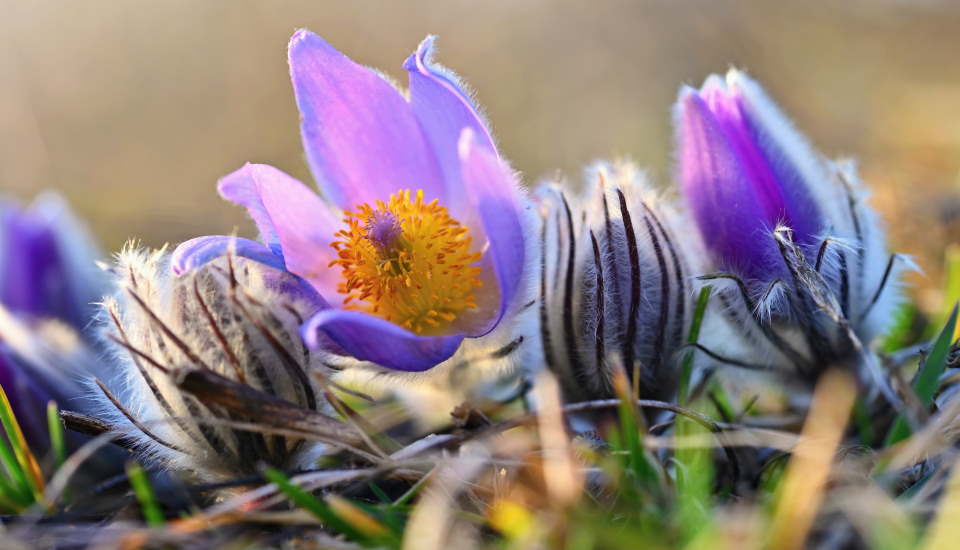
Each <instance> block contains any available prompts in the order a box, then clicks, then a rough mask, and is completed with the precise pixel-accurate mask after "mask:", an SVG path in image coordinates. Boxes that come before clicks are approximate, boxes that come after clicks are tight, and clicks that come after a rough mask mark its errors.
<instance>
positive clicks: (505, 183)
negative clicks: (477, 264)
mask: <svg viewBox="0 0 960 550" xmlns="http://www.w3.org/2000/svg"><path fill="white" fill-rule="evenodd" d="M459 144H460V145H459V156H460V161H461V163H462V166H461V170H462V172H461V177H462V178H463V187H464V189H465V190H466V193H467V195H468V197H467V198H468V200H469V202H470V204H471V206H472V207H473V209H474V210H475V212H476V214H477V216H478V218H479V222H480V224H481V226H482V228H483V233H484V235H485V236H486V239H487V242H486V245H485V251H484V254H483V257H484V259H483V262H484V264H485V265H484V266H483V267H484V269H485V270H489V269H492V270H493V271H494V273H495V274H496V282H497V286H498V290H499V297H500V303H499V308H498V309H497V311H496V315H495V316H494V317H493V318H492V319H491V320H490V322H489V323H488V324H486V325H485V326H484V327H482V329H481V330H480V331H479V333H471V334H469V335H470V336H481V335H483V334H486V333H487V332H489V331H491V330H493V329H494V327H496V326H497V323H499V322H500V319H501V318H502V317H503V314H504V313H505V312H506V310H507V308H508V306H509V305H510V303H511V301H512V300H513V299H514V296H515V295H516V293H517V288H518V287H519V285H520V278H521V277H522V275H523V266H524V263H525V261H524V260H525V258H524V256H525V254H526V248H525V242H524V232H523V225H522V223H521V221H520V209H521V204H520V190H519V187H518V186H517V181H516V177H515V176H514V175H513V174H512V173H511V172H510V170H509V168H508V167H507V166H505V165H504V164H503V162H501V161H500V159H498V158H497V157H496V156H495V155H494V153H493V152H492V151H490V150H489V149H488V148H486V147H485V146H482V145H480V146H478V145H476V144H475V142H474V137H473V132H472V131H471V130H470V129H469V128H465V129H464V130H463V133H462V135H461V136H460V139H459Z"/></svg>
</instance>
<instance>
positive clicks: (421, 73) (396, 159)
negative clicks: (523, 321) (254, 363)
mask: <svg viewBox="0 0 960 550" xmlns="http://www.w3.org/2000/svg"><path fill="white" fill-rule="evenodd" d="M432 48H433V38H432V37H428V38H427V39H426V40H424V41H423V43H422V44H421V45H420V47H419V48H418V49H417V51H416V52H415V53H414V54H413V55H411V56H410V57H409V58H408V59H407V61H406V62H405V63H404V68H405V69H407V71H408V72H409V79H410V80H409V94H408V96H409V97H407V96H405V95H404V94H403V93H401V92H400V91H398V90H397V89H396V88H395V87H394V86H393V85H392V84H391V83H390V82H388V81H387V80H386V79H384V78H383V77H382V76H381V75H380V74H379V73H377V72H376V71H373V70H371V69H369V68H366V67H363V66H361V65H358V64H357V63H355V62H353V61H352V60H350V59H349V58H347V57H346V56H344V55H343V54H342V53H340V52H338V51H337V50H335V49H334V48H333V47H332V46H330V45H329V44H327V43H326V42H325V41H324V40H323V39H322V38H320V37H319V36H317V35H315V34H313V33H310V32H308V31H305V30H301V31H298V32H297V33H296V34H294V36H293V38H292V39H291V41H290V50H289V60H290V73H291V77H292V80H293V88H294V92H295V94H296V100H297V106H298V107H299V109H300V114H301V134H302V137H303V145H304V149H305V150H306V154H307V155H306V156H307V160H308V162H309V164H310V168H311V170H312V172H313V175H314V177H315V179H316V180H317V183H318V185H319V187H320V190H321V193H322V195H323V197H324V198H323V199H321V198H320V197H319V196H318V195H316V194H315V193H314V192H313V191H311V190H310V189H308V188H307V187H306V186H305V185H304V184H302V183H300V182H299V181H297V180H295V179H293V178H292V177H290V176H288V175H286V174H284V173H283V172H281V171H279V170H277V169H276V168H272V167H270V166H265V165H256V164H248V165H246V166H244V167H243V168H241V169H240V170H238V171H236V172H234V173H233V174H230V175H229V176H227V177H225V178H224V179H223V180H221V181H220V184H219V190H220V194H221V195H222V196H223V197H224V198H226V199H227V200H230V201H232V202H235V203H237V204H239V205H241V206H244V207H246V208H247V211H248V212H249V214H250V216H251V217H252V218H253V220H254V222H255V223H256V224H257V227H258V228H259V230H260V237H261V240H262V242H263V244H260V243H257V242H254V241H249V240H245V239H236V238H232V237H223V236H213V237H201V238H198V239H194V240H192V241H188V242H186V243H184V244H182V245H181V246H180V247H179V248H178V249H177V251H176V252H175V255H174V269H175V270H177V271H178V272H181V273H182V272H184V271H186V270H188V269H191V268H194V267H196V266H198V265H201V264H203V263H205V262H206V261H209V260H210V259H212V258H215V257H217V256H219V255H222V254H223V253H225V252H226V251H227V250H228V248H230V247H235V250H236V253H237V254H239V255H242V256H246V257H248V258H252V259H255V260H258V261H260V262H262V263H266V264H268V265H272V266H274V267H281V268H283V269H285V270H287V271H289V272H291V273H293V274H296V275H298V276H299V277H301V278H303V279H304V280H305V281H307V282H308V283H309V284H310V286H311V287H312V288H313V289H314V290H315V291H316V293H317V294H318V295H319V297H320V303H321V307H320V311H319V312H318V313H316V315H314V316H313V317H312V318H311V319H310V320H309V321H308V322H307V323H306V324H305V325H304V327H303V336H304V339H305V341H306V342H307V344H308V345H309V346H311V347H313V348H333V349H334V350H335V351H338V352H340V353H345V354H347V355H349V356H352V357H354V358H356V359H359V360H362V361H370V362H372V363H375V364H378V365H381V366H384V367H388V368H391V369H395V370H402V371H422V370H426V369H429V368H431V367H433V366H435V365H437V364H439V363H441V362H443V361H445V360H446V359H448V358H449V357H451V356H452V355H453V354H454V353H455V352H456V351H457V349H458V348H459V347H460V344H461V342H462V341H463V339H464V338H477V337H480V336H484V335H486V334H488V333H490V332H491V331H492V330H493V329H494V328H496V327H497V325H498V324H499V323H500V321H501V319H502V318H503V317H504V316H505V315H507V314H508V311H512V309H511V308H513V307H514V306H515V304H516V303H517V301H518V300H519V299H520V294H522V293H521V292H518V289H519V287H520V281H521V275H522V272H523V269H524V266H525V263H526V259H527V257H528V256H529V254H527V253H526V250H525V248H526V245H527V244H528V243H526V242H525V236H524V231H523V224H522V216H523V212H522V208H523V207H522V197H521V194H520V191H519V189H518V187H517V181H516V178H515V176H514V175H513V174H512V173H511V171H510V170H509V168H508V167H507V166H506V165H505V163H504V162H503V161H502V160H501V159H500V158H499V156H498V154H497V150H496V147H495V145H494V143H493V139H492V137H491V135H490V132H489V130H488V128H487V125H486V123H485V121H484V120H483V118H482V117H481V116H480V114H479V113H478V110H477V108H476V106H475V105H474V103H473V101H472V100H471V99H470V96H469V95H468V94H467V92H466V91H465V90H464V88H463V86H462V85H461V84H460V83H459V81H458V80H457V78H456V77H455V76H454V75H453V74H452V73H450V72H449V71H447V70H446V69H443V68H442V67H439V66H437V65H435V64H433V63H432V61H431V53H432ZM325 342H327V343H325ZM330 342H332V345H331V344H330Z"/></svg>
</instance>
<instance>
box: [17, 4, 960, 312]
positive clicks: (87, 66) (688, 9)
mask: <svg viewBox="0 0 960 550" xmlns="http://www.w3.org/2000/svg"><path fill="white" fill-rule="evenodd" d="M0 9H2V11H0V83H2V84H0V191H2V192H3V193H12V194H13V195H15V196H17V197H20V198H22V199H27V198H29V197H31V196H32V195H34V194H35V193H36V192H37V191H39V190H40V189H43V188H47V187H50V188H55V189H58V190H60V191H61V192H62V193H63V194H65V195H66V196H67V197H68V198H69V199H70V201H71V202H72V203H73V205H74V206H75V208H76V209H77V210H78V211H79V213H80V214H81V215H82V216H84V217H85V218H87V219H88V220H89V221H90V223H91V225H92V227H93V229H94V231H95V232H96V234H97V235H98V236H99V238H100V239H101V241H102V242H103V243H104V245H105V247H106V248H107V249H108V250H115V249H117V248H118V247H119V246H121V245H122V244H123V243H124V242H125V241H126V240H127V239H130V238H137V239H140V240H141V241H142V242H144V243H146V244H149V245H161V244H163V243H165V242H178V241H181V240H184V239H187V238H190V237H193V236H197V235H203V234H211V233H230V232H232V231H233V230H234V229H235V228H238V229H239V234H241V235H245V236H250V235H251V233H252V232H253V231H252V224H251V223H248V222H247V220H246V219H245V215H244V213H243V211H242V210H241V209H240V208H236V207H232V206H230V205H228V204H226V203H224V202H222V201H221V200H220V198H219V197H218V196H217V193H216V189H215V184H216V181H217V179H218V178H219V177H221V176H223V175H225V174H227V173H229V172H231V171H233V170H234V169H236V168H238V167H239V166H240V165H241V164H242V163H244V162H245V161H255V162H266V163H271V164H274V165H276V166H278V167H280V168H282V169H283V170H286V171H287V172H289V173H291V174H293V175H295V176H298V177H300V178H301V179H303V180H304V181H310V179H309V174H308V172H307V169H306V165H305V162H304V159H303V154H302V152H301V146H300V137H299V133H298V128H297V112H296V109H295V106H294V101H293V95H292V92H291V89H290V84H289V80H288V77H287V65H286V43H287V40H288V38H289V36H290V35H291V34H292V33H293V31H294V30H295V29H297V28H299V27H307V28H310V29H311V30H313V31H315V32H317V33H319V34H321V35H323V36H324V37H325V38H326V39H327V40H329V41H330V42H331V43H332V44H334V45H335V46H336V47H338V48H339V49H340V50H342V51H343V52H345V53H347V54H348V55H350V56H351V57H352V58H354V59H355V60H357V61H359V62H361V63H364V64H367V65H370V66H374V67H378V68H380V69H382V70H383V71H385V72H386V73H388V74H390V75H391V76H393V77H395V78H397V79H398V80H400V81H401V82H405V81H406V76H405V74H404V73H405V71H403V69H402V68H401V67H400V64H401V63H402V61H403V60H404V58H405V57H406V56H407V55H408V54H409V53H410V52H411V51H412V50H413V49H415V47H416V46H417V44H418V42H419V41H420V40H421V39H422V38H423V37H424V36H425V35H426V34H428V33H434V34H438V35H439V37H440V38H439V48H440V51H439V55H438V59H439V61H440V62H442V63H443V64H445V65H447V66H448V67H451V68H453V69H454V70H456V71H457V72H458V73H459V74H460V75H461V76H462V77H463V78H464V79H465V80H466V81H467V82H468V83H469V84H470V85H471V86H472V87H473V88H474V89H475V91H476V92H477V97H478V99H479V101H480V102H481V104H482V105H483V106H484V107H485V108H486V112H487V114H488V115H489V118H490V120H491V122H492V125H493V128H494V131H495V133H496V135H497V136H498V139H499V142H500V145H501V150H502V151H503V153H504V154H505V155H506V156H507V157H508V158H510V159H511V160H512V162H513V164H514V166H515V167H516V168H517V169H519V170H521V171H522V172H523V173H524V175H525V177H526V180H527V182H528V183H535V182H536V181H537V180H538V179H541V178H543V177H548V176H552V175H555V174H557V173H558V171H559V173H561V174H564V175H566V176H567V177H568V178H569V179H570V180H571V181H572V182H576V181H577V180H578V179H579V176H580V169H581V166H582V165H583V164H585V163H586V162H589V161H591V160H593V159H596V158H601V157H607V158H610V157H630V158H633V159H635V160H636V161H638V162H639V163H640V164H642V165H644V166H646V167H647V168H649V170H650V172H651V174H652V176H653V177H654V179H655V180H656V181H657V182H658V183H659V184H661V185H665V184H667V183H668V182H669V179H670V175H671V155H672V153H671V149H672V140H673V138H672V131H671V128H670V107H671V104H672V102H673V99H674V97H675V94H676V92H677V89H678V87H679V86H680V84H682V83H688V84H693V85H699V84H700V82H702V80H703V78H704V77H705V76H706V75H707V74H709V73H711V72H723V71H725V70H726V69H727V67H729V66H731V65H736V66H738V67H742V68H746V69H747V70H749V71H750V72H751V73H752V74H753V75H754V76H756V77H757V78H759V79H760V81H761V82H762V83H763V84H764V85H765V86H766V87H767V88H768V90H769V91H770V92H771V94H772V95H773V96H774V97H775V98H776V99H777V100H778V101H779V102H780V104H781V105H782V106H783V107H784V109H785V110H786V111H787V112H788V113H789V114H791V115H792V117H793V118H794V120H795V122H796V123H797V125H798V126H799V128H800V129H801V130H802V131H804V132H806V133H807V134H808V135H809V137H810V138H811V139H812V141H813V142H814V143H815V144H816V145H817V146H818V147H819V148H820V149H821V150H822V151H823V152H825V153H826V154H828V155H830V156H853V157H857V158H858V159H859V160H860V166H861V171H862V175H863V176H864V178H865V179H866V180H868V181H869V182H871V183H872V185H873V189H874V191H875V192H874V198H873V201H874V204H875V205H876V206H877V207H878V208H879V209H880V210H881V211H882V213H883V214H884V216H885V218H886V220H887V221H888V224H889V225H890V227H891V231H892V232H893V233H894V239H895V244H896V245H897V247H898V248H900V249H901V250H904V251H907V252H910V253H913V254H915V255H916V256H917V259H918V261H919V263H920V264H921V265H922V266H923V268H924V270H925V272H926V275H925V276H922V277H916V279H915V284H916V286H917V288H918V292H919V297H920V299H921V301H922V302H926V303H930V304H935V303H937V302H938V300H939V298H938V296H937V292H938V288H939V278H940V273H941V267H940V266H941V263H942V257H943V250H944V247H945V246H946V245H947V244H948V243H951V242H955V241H957V240H958V237H960V180H958V177H960V63H958V61H957V54H958V52H960V2H949V1H943V2H937V1H919V0H912V1H911V0H902V1H894V0H886V1H880V0H874V1H856V0H853V1H847V2H819V1H810V0H808V1H804V2H796V3H782V2H769V1H766V0H755V1H740V2H732V1H723V0H703V1H693V0H690V1H687V0H673V1H667V0H664V1H661V2H646V1H638V0H633V1H626V0H623V1H619V0H606V1H593V2H585V1H583V0H549V1H548V0H503V1H487V2H476V1H472V2H471V1H467V0H444V1H443V2H426V1H423V2H419V1H418V2H388V1H378V2H374V1H367V0H355V1H352V2H333V1H331V2H319V1H306V0H303V1H292V0H287V1H284V2H267V1H259V2H256V1H252V0H204V1H201V2H198V1H196V0H165V1H164V2H157V1H155V0H149V1H148V0H140V1H136V0H125V1H106V0H86V1H84V2H68V1H66V0H62V1H50V0H32V1H30V2H17V1H16V0H6V1H0Z"/></svg>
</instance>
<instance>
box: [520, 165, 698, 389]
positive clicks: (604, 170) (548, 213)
mask: <svg viewBox="0 0 960 550" xmlns="http://www.w3.org/2000/svg"><path fill="white" fill-rule="evenodd" d="M587 179H588V181H589V183H590V187H589V188H588V189H587V190H586V192H585V194H584V197H583V198H582V199H579V200H569V199H568V197H567V194H566V193H564V192H563V191H562V190H561V188H560V187H559V186H555V185H550V186H545V187H544V188H542V189H541V191H540V193H539V198H540V201H541V202H540V205H541V214H542V218H543V225H542V229H541V234H540V237H541V240H542V247H543V256H542V271H541V279H540V295H541V298H540V304H539V306H540V328H541V345H542V349H543V357H544V362H545V363H546V365H547V366H548V367H549V368H550V369H552V370H553V371H554V372H555V373H557V375H558V377H559V379H560V380H561V382H562V384H563V387H564V391H565V393H566V395H567V398H568V399H570V400H584V399H599V398H605V397H610V396H611V395H612V394H613V390H612V376H613V368H614V365H616V364H620V365H623V366H624V367H625V369H626V371H627V375H628V376H631V377H632V376H634V373H639V375H640V380H639V388H640V392H641V394H642V395H644V396H646V397H651V398H669V397H671V396H672V395H673V393H674V389H675V387H676V382H677V378H678V369H677V367H676V364H675V355H676V353H675V352H676V351H677V349H678V348H679V346H681V345H682V344H683V341H684V337H685V331H686V327H687V325H688V322H689V319H690V316H691V314H692V304H691V297H692V292H693V291H692V289H691V280H690V277H691V271H690V269H691V259H690V255H689V252H688V245H687V243H686V242H685V240H681V239H680V238H678V235H679V234H680V233H679V232H678V231H677V227H676V223H677V221H678V219H677V216H676V215H675V213H674V212H673V211H672V210H671V209H670V208H669V206H668V205H666V204H665V203H664V202H663V201H661V200H659V199H658V198H657V197H656V195H655V194H654V193H653V192H652V191H651V190H650V188H649V187H648V186H647V184H646V182H645V181H644V179H643V175H642V174H641V173H639V172H638V171H637V170H636V168H634V167H633V166H632V165H629V164H620V165H613V166H610V165H606V164H598V165H596V166H593V167H591V168H590V169H589V170H588V171H587Z"/></svg>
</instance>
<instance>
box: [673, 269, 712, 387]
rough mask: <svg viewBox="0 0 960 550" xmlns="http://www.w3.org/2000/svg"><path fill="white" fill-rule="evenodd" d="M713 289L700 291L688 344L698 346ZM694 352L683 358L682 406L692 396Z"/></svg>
mask: <svg viewBox="0 0 960 550" xmlns="http://www.w3.org/2000/svg"><path fill="white" fill-rule="evenodd" d="M712 291H713V287H711V286H710V285H706V286H704V287H703V288H701V289H700V295H699V296H698V297H697V306H696V308H695V309H694V311H693V320H691V321H690V332H689V334H688V335H687V343H689V344H696V343H697V340H699V339H700V327H701V326H702V325H703V317H704V315H705V314H706V312H707V304H708V303H709V302H710V293H711V292H712ZM693 356H694V354H693V350H691V351H689V352H687V354H686V355H685V356H684V358H683V364H682V365H681V366H680V392H679V399H680V405H681V406H685V405H686V403H687V399H688V398H689V396H690V377H691V376H692V374H693Z"/></svg>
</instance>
